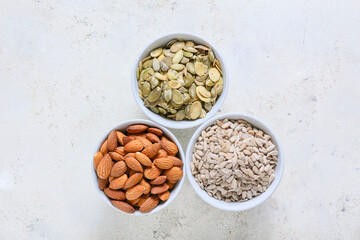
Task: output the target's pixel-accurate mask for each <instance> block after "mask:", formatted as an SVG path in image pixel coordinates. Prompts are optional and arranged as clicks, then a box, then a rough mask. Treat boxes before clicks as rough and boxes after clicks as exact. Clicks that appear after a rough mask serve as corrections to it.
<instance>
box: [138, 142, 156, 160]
mask: <svg viewBox="0 0 360 240" xmlns="http://www.w3.org/2000/svg"><path fill="white" fill-rule="evenodd" d="M141 153H142V154H144V155H146V156H147V157H148V158H153V157H155V156H156V155H157V153H158V152H157V151H155V149H154V147H153V146H152V145H151V146H149V147H146V148H144V149H143V150H142V151H141Z"/></svg>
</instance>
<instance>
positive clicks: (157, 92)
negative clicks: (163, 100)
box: [148, 87, 161, 102]
mask: <svg viewBox="0 0 360 240" xmlns="http://www.w3.org/2000/svg"><path fill="white" fill-rule="evenodd" d="M160 96H161V88H159V87H157V88H155V89H153V90H152V91H151V92H150V94H149V97H148V100H149V102H155V101H157V100H159V98H160Z"/></svg>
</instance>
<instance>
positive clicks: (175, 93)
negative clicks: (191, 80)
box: [172, 90, 184, 104]
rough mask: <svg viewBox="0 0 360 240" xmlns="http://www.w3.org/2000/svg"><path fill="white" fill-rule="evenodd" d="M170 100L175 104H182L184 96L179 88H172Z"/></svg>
mask: <svg viewBox="0 0 360 240" xmlns="http://www.w3.org/2000/svg"><path fill="white" fill-rule="evenodd" d="M172 100H173V102H174V103H175V104H183V103H184V98H183V96H182V94H181V92H180V91H179V90H173V93H172Z"/></svg>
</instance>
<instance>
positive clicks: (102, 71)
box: [0, 0, 360, 239]
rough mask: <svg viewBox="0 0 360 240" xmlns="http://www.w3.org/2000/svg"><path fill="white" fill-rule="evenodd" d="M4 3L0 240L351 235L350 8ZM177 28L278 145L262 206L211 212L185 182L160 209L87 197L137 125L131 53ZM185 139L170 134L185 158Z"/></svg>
mask: <svg viewBox="0 0 360 240" xmlns="http://www.w3.org/2000/svg"><path fill="white" fill-rule="evenodd" d="M0 6H1V7H0V81H1V88H0V113H1V114H0V133H1V137H2V141H1V144H0V152H1V155H0V239H130V238H135V237H136V238H138V239H152V238H155V239H359V236H360V186H359V183H360V160H359V155H360V138H359V136H360V127H359V122H360V113H359V109H360V107H359V106H360V97H359V96H360V95H359V92H360V83H359V76H360V14H359V13H360V3H359V1H357V0H345V1H340V0H337V1H336V0H334V1H329V0H312V1H310V0H302V1H298V0H294V1H288V0H279V1H267V0H263V1H260V0H250V1H210V0H209V1H203V0H197V1H174V0H172V1H165V0H163V1H155V0H153V1H130V0H129V1H90V0H82V1H80V0H67V1H65V0H64V1H55V0H54V1H46V0H35V1H31V0H23V1H21V0H11V1H7V0H1V1H0ZM174 31H189V32H193V33H196V34H199V35H201V36H203V37H205V38H207V39H209V40H210V41H211V42H213V43H214V44H215V45H216V46H217V47H218V48H219V50H220V51H221V53H222V54H223V56H224V58H225V60H226V62H227V64H228V69H229V71H230V72H229V79H230V80H231V87H230V91H229V94H228V96H227V98H226V101H225V103H224V105H223V107H222V109H221V111H222V112H228V111H237V112H243V113H248V114H252V115H255V116H257V117H259V118H261V119H263V120H264V121H265V122H267V123H268V124H269V125H270V126H271V127H272V128H273V129H274V130H275V131H276V132H277V134H278V135H279V137H280V139H281V141H282V143H283V145H284V151H285V157H286V164H285V173H284V176H283V179H282V182H281V184H280V186H279V188H278V189H277V191H276V192H275V194H274V195H273V196H272V197H271V198H270V199H269V200H267V201H266V202H265V203H264V204H262V205H261V206H259V207H256V208H254V209H252V210H248V211H245V212H240V213H233V212H224V211H220V210H217V209H214V208H212V207H210V206H209V205H207V204H206V203H204V202H203V201H202V200H201V199H200V198H199V197H198V196H197V195H195V192H194V191H193V190H192V188H191V187H190V185H189V183H188V181H187V180H186V183H185V184H184V187H183V189H182V190H181V192H180V194H179V195H178V197H177V198H176V199H175V201H174V202H173V203H172V204H171V205H170V206H169V207H168V208H167V209H165V210H163V211H161V212H159V213H156V214H154V215H151V216H146V217H132V216H125V215H122V214H119V213H117V212H115V211H113V210H112V209H111V208H110V207H109V206H108V205H107V204H106V203H105V202H104V201H103V200H102V199H101V197H99V196H98V195H97V192H96V191H95V188H94V186H93V183H92V180H91V175H90V164H91V161H92V153H93V150H94V146H95V145H96V143H97V141H98V140H99V138H100V137H102V135H103V134H104V132H105V131H107V130H108V129H109V128H111V127H112V126H114V125H116V124H117V123H119V122H120V121H123V120H128V119H132V118H145V116H144V114H142V112H141V111H140V110H139V108H138V107H137V105H136V103H135V101H134V100H133V97H132V94H131V91H130V74H131V68H132V67H133V63H134V60H135V57H136V55H137V54H138V53H139V49H141V48H143V47H144V46H145V45H146V44H147V43H148V42H149V41H151V40H152V39H154V38H157V37H158V36H160V35H163V34H166V33H168V32H174ZM194 130H195V129H188V130H185V131H178V130H174V131H173V132H174V133H175V134H176V136H178V137H179V139H180V141H181V142H182V145H183V147H184V150H185V149H186V145H187V141H188V140H189V139H190V137H191V135H192V134H193V132H194Z"/></svg>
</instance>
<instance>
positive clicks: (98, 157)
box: [94, 152, 104, 169]
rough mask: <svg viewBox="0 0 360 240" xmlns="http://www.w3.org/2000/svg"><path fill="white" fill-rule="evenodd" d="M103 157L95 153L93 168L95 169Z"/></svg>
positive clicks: (99, 153)
mask: <svg viewBox="0 0 360 240" xmlns="http://www.w3.org/2000/svg"><path fill="white" fill-rule="evenodd" d="M103 157H104V155H103V154H102V153H101V152H97V153H95V155H94V168H95V169H96V168H97V166H98V165H99V163H100V161H101V159H102V158H103Z"/></svg>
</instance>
